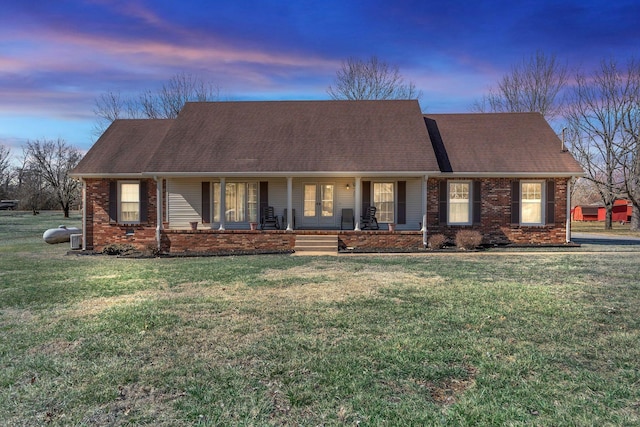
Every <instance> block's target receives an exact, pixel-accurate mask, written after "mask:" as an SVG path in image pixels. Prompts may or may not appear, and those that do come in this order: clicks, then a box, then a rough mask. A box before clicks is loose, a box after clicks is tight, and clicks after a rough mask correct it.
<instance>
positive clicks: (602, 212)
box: [571, 199, 631, 222]
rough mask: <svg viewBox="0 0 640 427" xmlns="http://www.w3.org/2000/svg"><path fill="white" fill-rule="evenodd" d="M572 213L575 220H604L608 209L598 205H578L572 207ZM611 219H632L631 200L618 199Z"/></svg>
mask: <svg viewBox="0 0 640 427" xmlns="http://www.w3.org/2000/svg"><path fill="white" fill-rule="evenodd" d="M571 215H572V219H573V220H574V221H604V220H605V218H606V215H607V209H606V208H605V207H604V206H598V205H586V206H576V207H575V208H574V209H572V211H571ZM611 219H612V221H614V222H629V221H631V202H630V201H628V200H624V199H618V200H616V201H615V202H614V203H613V209H612V212H611Z"/></svg>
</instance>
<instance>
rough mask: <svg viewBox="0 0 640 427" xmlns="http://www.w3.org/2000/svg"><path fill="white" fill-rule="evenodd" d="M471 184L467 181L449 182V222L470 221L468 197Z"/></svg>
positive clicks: (466, 222)
mask: <svg viewBox="0 0 640 427" xmlns="http://www.w3.org/2000/svg"><path fill="white" fill-rule="evenodd" d="M470 188H471V185H470V184H469V183H468V182H450V183H449V222H450V223H452V224H468V223H469V222H470V214H471V203H470V198H469V193H470Z"/></svg>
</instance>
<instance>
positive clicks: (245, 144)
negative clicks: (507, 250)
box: [147, 101, 438, 173]
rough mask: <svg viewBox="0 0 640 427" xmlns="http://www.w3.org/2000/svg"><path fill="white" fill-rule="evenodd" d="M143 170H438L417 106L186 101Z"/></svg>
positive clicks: (413, 103) (404, 103)
mask: <svg viewBox="0 0 640 427" xmlns="http://www.w3.org/2000/svg"><path fill="white" fill-rule="evenodd" d="M147 170H148V171H149V172H159V173H162V172H167V173H180V172H203V173H204V172H212V171H215V172H222V173H224V172H270V173H274V172H339V171H351V172H360V171H362V172H367V171H371V172H379V171H415V172H420V171H437V170H438V164H437V161H436V158H435V155H434V154H433V150H432V149H431V144H430V142H429V136H428V133H427V130H426V128H425V126H424V121H423V119H422V115H421V112H420V106H419V105H418V102H417V101H280V102H197V103H196V102H194V103H187V104H186V105H185V107H184V108H183V109H182V111H181V112H180V114H179V116H178V118H177V119H176V121H175V123H174V124H173V126H172V127H171V129H169V131H168V132H167V135H166V136H165V138H164V140H163V142H162V144H161V145H160V146H159V147H158V149H157V151H156V152H155V154H154V156H153V158H152V159H151V161H150V162H149V164H148V165H147Z"/></svg>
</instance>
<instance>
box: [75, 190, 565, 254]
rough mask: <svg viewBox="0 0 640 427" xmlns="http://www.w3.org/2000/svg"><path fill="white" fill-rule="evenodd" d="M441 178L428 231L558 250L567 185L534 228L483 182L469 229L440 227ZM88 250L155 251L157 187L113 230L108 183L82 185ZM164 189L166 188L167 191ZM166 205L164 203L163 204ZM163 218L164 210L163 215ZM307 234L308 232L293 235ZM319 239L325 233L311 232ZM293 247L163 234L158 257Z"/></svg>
mask: <svg viewBox="0 0 640 427" xmlns="http://www.w3.org/2000/svg"><path fill="white" fill-rule="evenodd" d="M441 180H442V179H441V178H431V179H429V180H428V182H427V192H428V193H427V230H428V234H429V235H433V234H436V233H442V234H444V235H446V236H447V237H449V238H451V239H453V238H454V237H455V234H456V232H457V231H458V230H461V229H473V230H478V231H479V232H480V233H482V235H483V242H484V243H487V244H507V243H516V244H562V243H564V242H565V236H566V200H567V194H566V192H567V179H566V178H557V179H555V190H556V193H555V223H554V224H547V225H542V226H537V227H530V226H520V225H518V224H511V182H512V179H509V178H484V179H481V180H480V181H481V194H482V200H481V213H482V218H481V223H480V224H479V225H473V226H447V225H446V224H445V225H442V224H440V222H439V214H438V209H439V197H438V194H439V185H440V181H441ZM85 182H86V186H87V193H86V199H87V206H86V216H87V224H86V233H87V249H93V250H95V251H101V250H102V249H103V248H104V247H105V246H106V245H108V244H111V243H117V244H131V245H133V246H135V247H137V248H139V249H142V250H149V249H152V248H156V247H157V242H156V218H157V214H156V213H157V211H156V205H157V200H156V183H155V181H154V180H152V179H149V180H147V184H148V185H147V189H148V195H147V196H148V200H149V203H148V216H147V220H146V221H145V222H143V223H141V224H117V223H113V222H111V221H110V219H109V182H110V180H108V179H86V180H85ZM165 188H166V186H165ZM164 199H165V200H166V198H164ZM163 212H164V210H163ZM297 232H298V233H309V231H306V232H305V231H297ZM315 233H323V232H315ZM326 233H331V234H335V233H339V244H340V246H341V247H353V248H357V249H361V250H374V249H392V248H398V249H404V250H407V249H418V248H420V247H422V234H421V233H420V232H419V231H398V232H395V233H390V232H388V231H384V230H380V231H363V232H356V231H340V232H338V231H337V230H334V231H327V232H326ZM294 245H295V233H291V232H285V231H268V232H262V231H248V230H246V231H239V230H226V231H218V230H196V231H192V230H171V229H168V230H163V232H162V251H164V252H167V253H216V252H233V251H248V252H250V251H289V250H292V249H293V247H294Z"/></svg>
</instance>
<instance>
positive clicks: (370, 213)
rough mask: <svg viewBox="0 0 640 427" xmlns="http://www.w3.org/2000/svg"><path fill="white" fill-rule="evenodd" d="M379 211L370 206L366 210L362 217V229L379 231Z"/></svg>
mask: <svg viewBox="0 0 640 427" xmlns="http://www.w3.org/2000/svg"><path fill="white" fill-rule="evenodd" d="M377 210H378V209H377V208H376V207H375V206H369V207H368V208H367V209H365V210H364V214H363V215H362V216H361V217H360V223H361V225H360V228H361V229H362V230H364V229H365V228H369V229H371V230H379V229H380V226H379V225H378V220H377V219H376V211H377Z"/></svg>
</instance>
